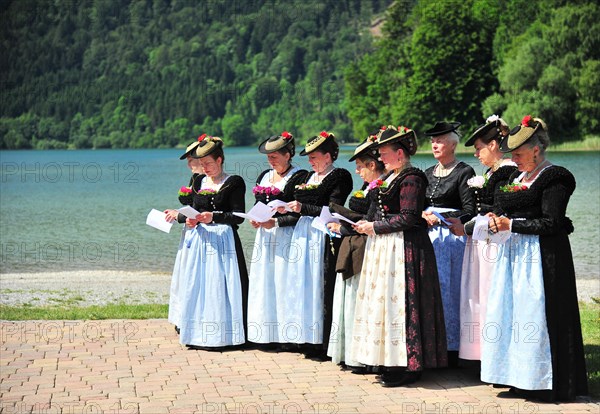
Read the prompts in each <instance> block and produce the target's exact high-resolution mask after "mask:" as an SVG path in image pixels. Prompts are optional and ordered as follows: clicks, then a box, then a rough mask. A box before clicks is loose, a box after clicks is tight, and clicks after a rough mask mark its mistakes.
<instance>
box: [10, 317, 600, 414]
mask: <svg viewBox="0 0 600 414" xmlns="http://www.w3.org/2000/svg"><path fill="white" fill-rule="evenodd" d="M178 339H179V338H178V337H177V335H176V334H175V331H174V329H173V326H172V325H170V324H169V323H168V322H167V321H166V320H140V321H137V320H110V321H23V322H9V321H0V413H1V414H21V413H33V414H42V413H70V414H79V413H81V414H84V413H86V414H87V413H110V414H125V413H144V414H145V413H149V414H153V413H240V414H242V413H269V414H279V413H311V414H317V413H319V414H328V413H421V412H422V413H425V412H426V413H511V414H513V413H546V412H548V413H563V414H566V413H594V414H597V413H599V412H600V403H599V402H598V401H593V400H590V399H584V398H581V399H578V400H577V401H576V402H574V403H568V404H542V403H536V402H530V401H525V400H522V399H519V398H514V399H506V398H499V397H498V393H499V392H501V391H502V390H501V389H495V388H492V387H491V386H489V385H486V384H483V383H481V382H480V381H479V380H478V377H477V372H476V370H473V369H455V370H431V371H427V372H425V374H424V375H423V378H422V380H421V381H419V382H418V383H417V384H414V385H411V386H408V387H404V388H390V389H386V388H383V387H381V386H380V385H379V384H378V383H377V382H376V380H375V378H374V377H373V376H372V375H364V376H363V375H354V374H352V373H350V372H348V371H341V370H339V369H338V367H337V366H335V365H334V364H332V363H331V362H322V363H320V362H315V361H312V360H308V359H305V358H304V357H303V356H302V355H299V354H296V353H289V352H281V353H273V352H262V351H258V350H235V351H229V352H208V351H198V350H189V349H187V348H186V347H185V346H183V345H180V344H179V341H178Z"/></svg>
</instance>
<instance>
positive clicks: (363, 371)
mask: <svg viewBox="0 0 600 414" xmlns="http://www.w3.org/2000/svg"><path fill="white" fill-rule="evenodd" d="M350 368H351V371H352V373H353V374H356V375H365V374H368V373H369V371H368V370H367V367H350Z"/></svg>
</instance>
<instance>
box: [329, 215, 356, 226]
mask: <svg viewBox="0 0 600 414" xmlns="http://www.w3.org/2000/svg"><path fill="white" fill-rule="evenodd" d="M331 215H332V216H333V217H335V218H336V219H338V220H343V221H345V222H346V223H350V224H352V225H354V224H356V222H354V221H352V220H350V219H348V218H346V217H344V216H342V215H341V214H339V213H333V214H331Z"/></svg>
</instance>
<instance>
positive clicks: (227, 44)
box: [0, 0, 391, 148]
mask: <svg viewBox="0 0 600 414" xmlns="http://www.w3.org/2000/svg"><path fill="white" fill-rule="evenodd" d="M390 3H391V1H390V0H387V1H383V0H381V1H378V0H370V1H365V0H326V1H312V0H308V1H306V0H301V1H300V0H298V1H297V0H293V1H282V0H267V1H258V0H248V1H246V0H233V1H223V0H57V1H54V0H12V1H2V2H0V7H1V10H0V13H1V18H0V54H1V55H2V59H1V60H2V62H1V65H2V66H1V67H0V76H1V79H0V80H1V85H2V86H1V87H2V100H1V104H0V114H1V116H2V119H1V122H0V138H1V146H2V148H31V147H33V148H65V147H72V148H90V147H95V148H103V147H115V148H122V147H160V146H173V145H176V144H185V143H189V141H190V140H191V139H193V138H194V137H195V136H198V135H200V133H201V132H208V133H209V134H212V135H220V136H223V137H224V138H225V140H226V141H227V142H228V143H231V144H238V145H247V144H254V143H255V142H256V141H257V140H260V139H264V138H266V137H268V136H269V135H271V134H272V133H274V132H281V131H283V130H284V129H287V130H290V131H293V132H294V133H295V134H296V135H297V136H298V137H299V138H301V139H305V138H306V137H308V136H309V135H314V134H315V133H317V132H318V131H320V130H322V129H331V130H335V131H336V132H337V133H338V134H339V135H341V136H350V135H351V125H350V121H349V119H348V117H347V116H346V115H345V111H344V108H343V105H342V103H343V97H344V81H343V76H342V74H343V69H344V67H345V66H347V65H348V64H349V63H350V62H352V61H354V60H357V59H358V58H359V57H360V56H361V55H362V54H364V53H365V52H366V51H368V50H369V49H370V47H371V38H370V36H365V35H364V34H365V33H368V29H369V25H370V21H371V19H372V16H373V15H374V14H375V13H381V12H382V11H383V10H385V8H386V7H387V6H388V5H389V4H390Z"/></svg>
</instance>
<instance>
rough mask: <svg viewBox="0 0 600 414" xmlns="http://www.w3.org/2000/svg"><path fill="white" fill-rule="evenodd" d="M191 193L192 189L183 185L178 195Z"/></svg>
mask: <svg viewBox="0 0 600 414" xmlns="http://www.w3.org/2000/svg"><path fill="white" fill-rule="evenodd" d="M190 194H192V189H191V188H190V187H186V186H183V187H181V188H180V189H179V195H190Z"/></svg>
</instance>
